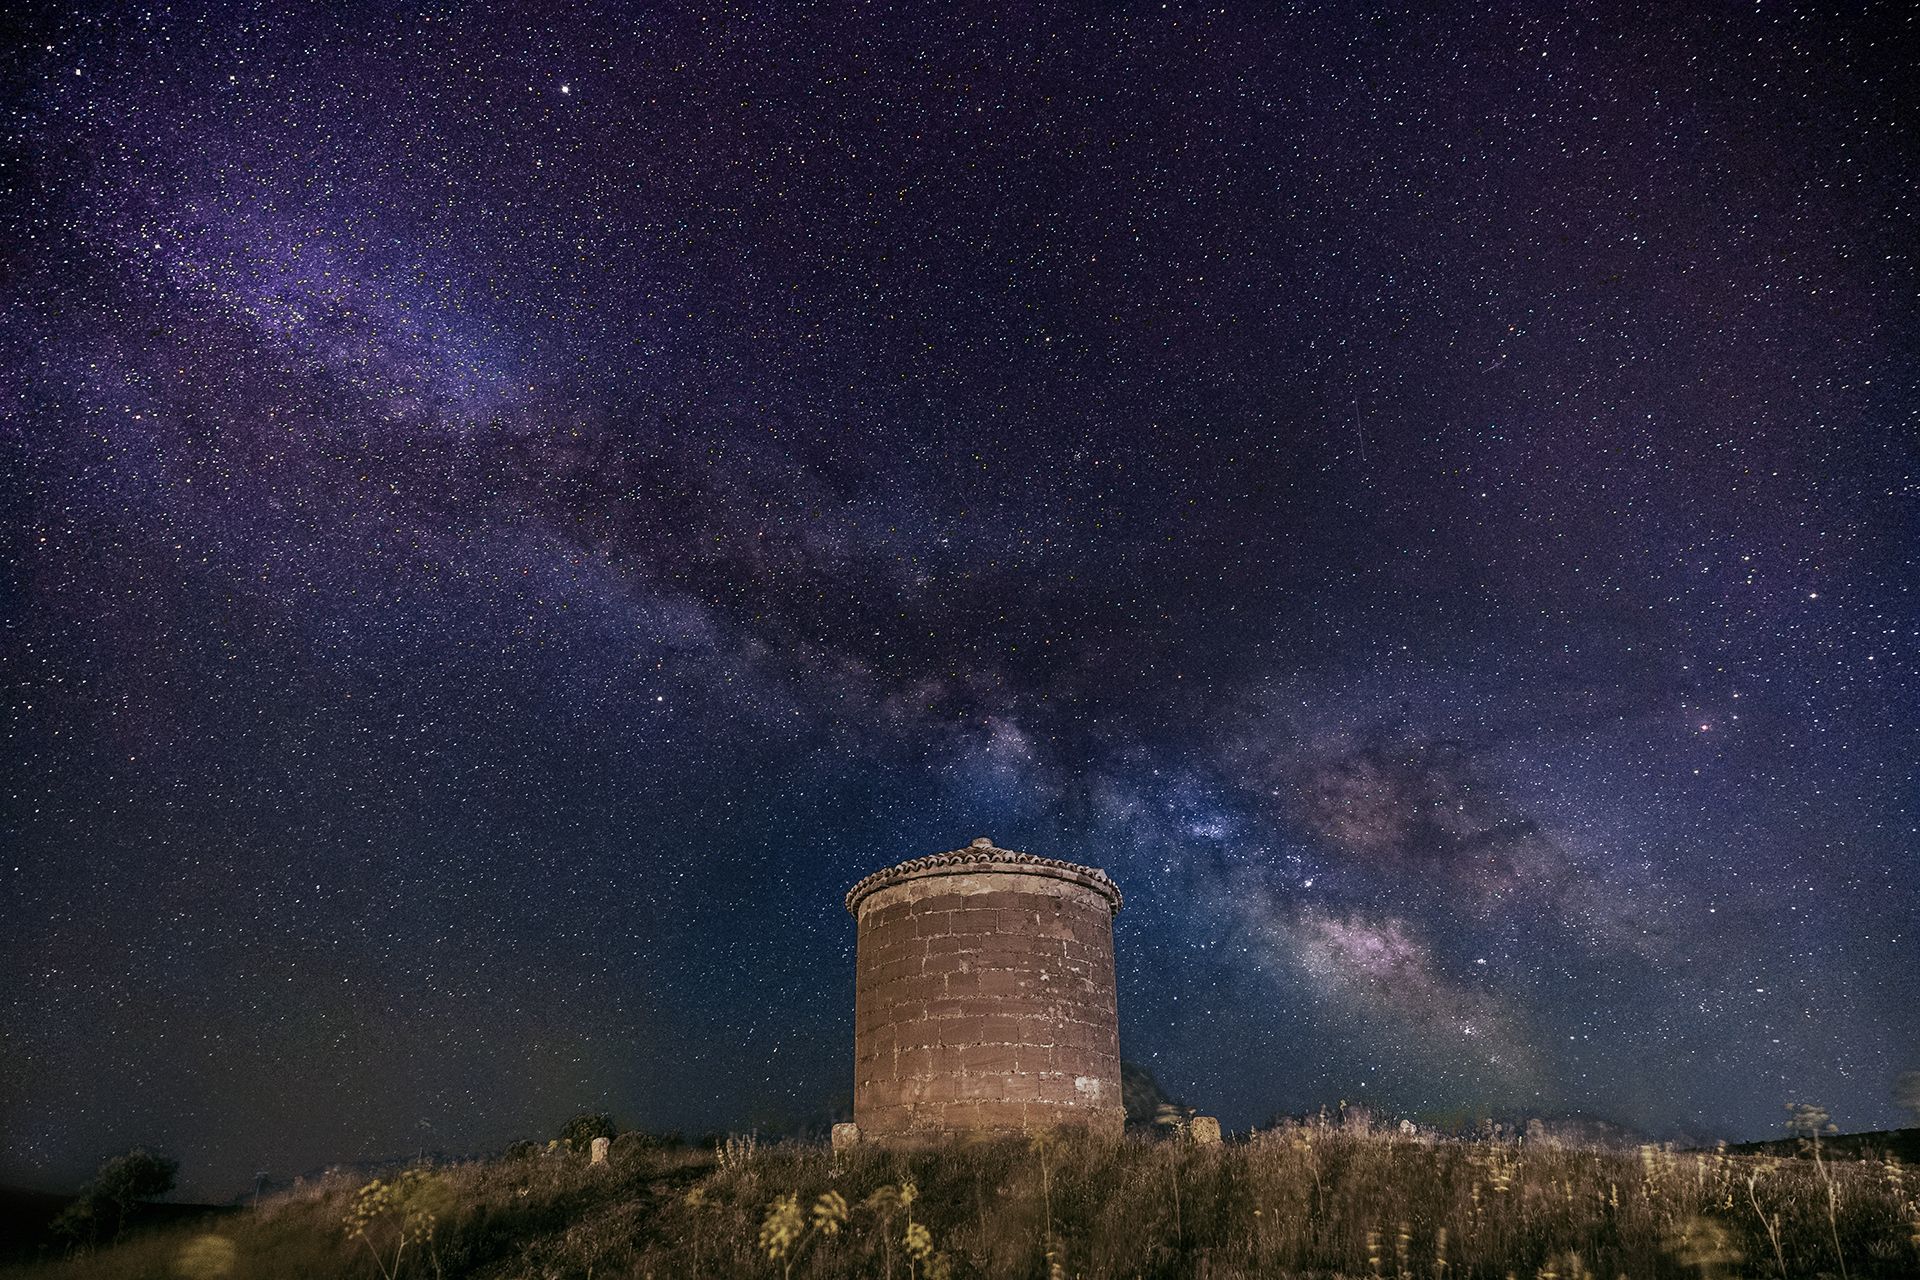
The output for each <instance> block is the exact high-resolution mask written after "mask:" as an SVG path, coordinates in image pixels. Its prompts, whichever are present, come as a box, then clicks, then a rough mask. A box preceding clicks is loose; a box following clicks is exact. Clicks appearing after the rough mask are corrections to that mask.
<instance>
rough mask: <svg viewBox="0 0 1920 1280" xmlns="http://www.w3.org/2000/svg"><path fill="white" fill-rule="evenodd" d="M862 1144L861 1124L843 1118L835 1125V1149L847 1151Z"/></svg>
mask: <svg viewBox="0 0 1920 1280" xmlns="http://www.w3.org/2000/svg"><path fill="white" fill-rule="evenodd" d="M859 1144H860V1126H859V1125H857V1124H854V1123H853V1122H852V1121H851V1120H843V1121H841V1122H840V1123H839V1124H836V1125H834V1126H833V1149H834V1150H835V1151H846V1150H849V1149H850V1148H852V1147H856V1146H858V1145H859Z"/></svg>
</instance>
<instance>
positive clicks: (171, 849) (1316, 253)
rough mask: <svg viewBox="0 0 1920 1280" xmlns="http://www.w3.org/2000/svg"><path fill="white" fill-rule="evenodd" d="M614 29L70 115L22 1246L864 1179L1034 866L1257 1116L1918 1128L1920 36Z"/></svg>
mask: <svg viewBox="0 0 1920 1280" xmlns="http://www.w3.org/2000/svg"><path fill="white" fill-rule="evenodd" d="M557 13H558V11H557V10H551V9H546V8H543V7H539V6H532V7H523V6H514V5H505V6H486V7H484V11H482V10H481V9H480V8H475V7H467V6H445V7H440V6H416V5H378V6H371V5H360V4H345V5H333V6H312V5H244V4H243V5H235V6H232V7H204V8H203V7H200V6H197V5H155V6H122V5H108V6H81V7H72V8H69V9H67V10H65V11H64V12H54V13H49V14H43V15H40V16H38V17H32V18H27V19H22V20H21V21H22V30H23V31H24V38H23V39H22V40H20V41H18V42H16V45H15V47H14V49H13V50H12V51H11V52H10V53H9V54H7V55H6V58H5V61H4V63H0V66H3V67H4V70H3V71H0V76H4V81H3V82H4V86H5V92H4V105H5V128H6V137H7V143H8V145H7V147H6V149H5V151H4V153H0V164H3V165H4V168H0V173H4V174H5V177H6V188H7V190H8V193H9V196H10V197H11V198H10V199H8V200H7V201H6V202H5V203H4V204H0V231H4V243H5V244H6V246H7V250H6V262H7V268H8V269H7V272H6V275H5V278H4V279H0V343H4V355H5V360H4V363H3V366H0V367H3V369H4V371H3V372H0V394H3V395H4V404H5V413H4V415H3V416H0V447H3V448H4V451H5V452H4V456H3V457H0V466H3V469H0V474H4V476H5V477H6V482H5V484H4V486H0V499H3V500H4V507H3V508H0V513H3V514H4V527H5V530H6V539H7V543H6V552H7V554H6V557H5V563H6V565H7V572H6V575H5V578H4V579H0V582H4V590H5V596H4V598H5V601H6V603H7V605H8V606H9V607H8V608H7V609H6V613H5V616H6V619H7V624H6V633H5V649H4V653H5V703H6V711H7V716H6V730H5V756H4V759H5V760H6V763H7V765H8V768H7V781H6V785H5V789H4V794H5V796H6V806H5V810H4V813H3V814H0V836H3V837H4V838H3V839H0V889H3V893H0V900H3V901H4V903H5V919H6V927H5V928H4V930H0V961H3V962H4V969H3V970H0V972H4V974H5V976H6V981H5V983H4V985H3V986H0V1081H4V1090H3V1091H0V1178H4V1180H6V1181H9V1182H29V1183H37V1184H44V1185H49V1186H60V1185H67V1184H70V1183H71V1182H73V1181H74V1180H76V1179H77V1178H78V1177H80V1176H82V1175H83V1174H84V1173H85V1172H86V1171H88V1170H89V1169H91V1167H92V1166H93V1165H94V1163H96V1162H97V1160H98V1159H99V1158H100V1157H101V1156H103V1155H105V1154H109V1153H111V1152H113V1151H116V1150H120V1149H124V1148H126V1147H128V1146H131V1145H134V1144H135V1143H145V1144H149V1145H155V1146H160V1147H164V1148H166V1149H168V1150H170V1151H171V1152H173V1153H174V1154H176V1155H178V1156H179V1157H180V1158H181V1160H182V1181H183V1186H184V1187H185V1188H186V1189H187V1190H188V1191H190V1192H194V1193H197V1194H202V1195H208V1196H222V1197H224V1196H226V1195H230V1194H232V1193H233V1192H234V1191H236V1190H238V1189H239V1188H241V1187H243V1186H247V1185H250V1184H251V1182H252V1180H253V1178H254V1176H255V1174H256V1172H258V1171H261V1170H265V1171H268V1172H269V1173H270V1174H271V1175H272V1176H274V1177H289V1176H292V1175H293V1174H296V1173H300V1172H305V1171H310V1170H313V1169H317V1168H319V1167H321V1166H324V1165H325V1164H328V1163H331V1162H335V1161H343V1160H358V1159H371V1158H379V1157H387V1156H393V1155H399V1154H406V1153H409V1152H412V1151H415V1150H419V1149H426V1150H435V1149H437V1150H442V1151H447V1152H475V1151H483V1150H489V1149H497V1148H498V1147H501V1146H503V1145H504V1144H505V1143H506V1142H508V1141H510V1140H512V1139H515V1138H519V1137H523V1136H528V1135H542V1136H544V1135H547V1134H550V1133H552V1132H554V1131H555V1130H556V1129H557V1126H558V1124H559V1123H560V1122H561V1121H562V1120H564V1119H565V1117H566V1116H568V1115H570V1114H572V1113H573V1112H574V1111H577V1110H579V1109H581V1108H583V1107H595V1108H605V1109H610V1110H612V1111H614V1112H615V1113H616V1114H617V1115H619V1117H620V1118H621V1119H622V1121H623V1122H625V1123H628V1124H635V1125H643V1126H647V1127H651V1128H656V1129H680V1130H684V1131H687V1132H689V1133H692V1132H698V1131H701V1130H705V1129H727V1128H733V1129H737V1130H745V1129H747V1128H750V1127H754V1126H759V1127H760V1128H761V1129H762V1130H763V1131H768V1130H780V1129H783V1128H791V1127H792V1126H795V1125H801V1124H806V1123H811V1122H817V1121H819V1120H821V1119H823V1118H827V1117H829V1116H831V1115H832V1114H833V1113H834V1112H835V1111H836V1109H837V1108H840V1107H843V1106H845V1105H846V1101H847V1099H848V1097H849V1095H850V1090H851V1081H852V1071H851V1066H852V1059H851V1052H852V1051H851V1045H852V1028H851V1020H852V1019H851V1013H852V949H853V927H852V922H851V921H850V920H848V919H847V918H846V916H845V913H844V910H843V908H842V906H841V895H842V894H843V893H844V892H845V890H846V888H847V887H848V886H849V885H850V884H852V883H853V881H855V880H857V879H859V878H860V877H861V876H863V875H865V874H866V873H868V872H870V871H872V870H875V869H877V868H878V867H880V866H883V865H886V864H889V863H892V862H895V861H898V860H900V859H903V858H906V857H912V856H917V855H920V854H924V853H930V852H935V851H939V850H943V849H949V848H953V847H956V846H958V845H960V844H963V843H965V842H966V841H967V840H968V839H970V838H971V837H974V836H976V835H983V834H984V835H990V836H992V837H993V838H994V839H995V841H996V842H997V843H999V844H1001V845H1003V846H1006V847H1010V848H1014V849H1022V850H1027V851H1031V852H1035V853H1040V854H1044V855H1047V856H1053V857H1062V858H1069V859H1073V860H1077V861H1082V862H1088V863H1092V864H1096V865H1099V866H1102V867H1104V868H1105V869H1106V870H1107V871H1109V872H1110V873H1111V874H1112V876H1113V877H1114V878H1115V880H1116V881H1118V883H1119V884H1120V886H1121V888H1122V889H1123V890H1124V892H1125V894H1126V900H1127V907H1126V910H1125V911H1124V912H1123V913H1122V914H1121V916H1120V917H1119V918H1118V920H1117V921H1116V930H1117V933H1116V943H1117V954H1118V965H1119V975H1120V1014H1121V1039H1122V1047H1123V1051H1124V1053H1125V1056H1126V1057H1128V1058H1129V1059H1130V1060H1134V1061H1138V1062H1141V1063H1144V1064H1146V1065H1148V1066H1150V1067H1151V1068H1152V1069H1153V1071H1154V1072H1155V1073H1156V1075H1157V1076H1158V1077H1159V1078H1160V1079H1161V1080H1162V1082H1163V1083H1164V1084H1165V1085H1166V1086H1167V1087H1168V1088H1169V1090H1170V1091H1172V1092H1174V1093H1177V1094H1180V1095H1182V1096H1184V1097H1185V1098H1186V1099H1187V1100H1189V1101H1191V1102H1194V1103H1196V1104H1197V1105H1199V1106H1201V1108H1202V1109H1203V1110H1206V1111H1210V1112H1212V1113H1215V1114H1218V1115H1220V1116H1221V1117H1222V1119H1223V1120H1224V1121H1225V1123H1227V1124H1228V1125H1229V1126H1240V1127H1244V1126H1246V1125H1248V1124H1252V1123H1256V1122H1259V1121H1263V1120H1265V1119H1266V1118H1267V1117H1269V1116H1270V1115H1273V1114H1275V1113H1278V1112H1285V1111H1294V1110H1303V1109H1311V1108H1316V1107H1319V1106H1321V1105H1323V1104H1332V1103H1334V1102H1337V1101H1338V1100H1339V1099H1342V1098H1347V1099H1355V1098H1365V1099H1369V1100H1372V1101H1373V1102H1374V1104H1375V1105H1377V1106H1380V1107H1382V1108H1385V1109H1387V1110H1389V1111H1392V1112H1394V1113H1397V1114H1409V1115H1429V1116H1439V1115H1446V1114H1455V1113H1462V1112H1464V1111H1467V1110H1471V1109H1473V1108H1477V1107H1491V1108H1495V1109H1498V1110H1502V1111H1504V1112H1507V1113H1510V1114H1528V1115H1563V1114H1582V1115H1590V1116H1597V1117H1601V1118H1605V1119H1608V1120H1611V1121H1615V1122H1619V1123H1622V1124H1626V1125H1631V1126H1634V1127H1636V1128H1638V1129H1641V1130H1644V1131H1646V1132H1649V1133H1654V1134H1661V1135H1708V1136H1719V1135H1724V1136H1728V1137H1755V1136H1770V1135H1771V1134H1773V1133H1774V1132H1775V1131H1776V1130H1777V1127H1778V1122H1779V1119H1780V1116H1781V1114H1782V1104H1783V1103H1784V1102H1787V1101H1792V1100H1799V1101H1816V1102H1820V1103H1822V1104H1824V1105H1827V1106H1829V1107H1830V1108H1831V1109H1832V1110H1833V1113H1834V1116H1835V1118H1836V1120H1838V1121H1840V1122H1841V1124H1842V1126H1843V1127H1845V1128H1873V1127H1884V1126H1890V1125H1894V1124H1898V1123H1901V1122H1902V1119H1901V1113H1900V1112H1898V1111H1897V1110H1896V1108H1895V1107H1894V1104H1893V1102H1892V1099H1891V1093H1890V1090H1891V1086H1892V1081H1893V1079H1894V1077H1895V1075H1896V1074H1897V1073H1899V1072H1900V1071H1902V1070H1906V1069H1912V1068H1914V1067H1920V977H1916V975H1917V974H1920V934H1917V933H1916V926H1915V920H1916V918H1917V917H1920V864H1917V863H1916V860H1915V842H1916V827H1917V823H1916V815H1915V802H1916V795H1917V794H1920V793H1917V792H1916V786H1915V776H1916V767H1917V766H1920V760H1917V758H1916V757H1917V756H1920V752H1917V751H1916V735H1915V709H1916V707H1917V706H1920V671H1916V663H1915V657H1916V650H1917V646H1916V639H1917V638H1920V599H1916V595H1915V590H1914V584H1915V582H1916V581H1920V577H1917V575H1916V572H1915V570H1916V564H1915V547H1916V545H1917V544H1916V529H1920V522H1916V518H1915V500H1916V495H1917V494H1920V486H1917V485H1916V451H1915V443H1914V442H1915V440H1916V439H1917V438H1920V433H1916V430H1915V428H1916V424H1917V421H1920V411H1917V409H1916V405H1917V404H1920V402H1917V401H1916V398H1915V375H1916V365H1915V352H1916V351H1917V350H1920V323H1916V321H1917V319H1920V317H1916V314H1915V299H1916V296H1920V294H1917V293H1916V289H1915V283H1916V278H1915V246H1917V245H1920V227H1916V225H1915V211H1916V207H1917V206H1916V193H1915V190H1914V178H1913V175H1914V173H1915V172H1916V169H1915V159H1916V156H1915V149H1914V144H1913V141H1912V139H1913V138H1914V137H1915V136H1916V135H1915V132H1914V128H1913V123H1914V121H1913V110H1912V106H1913V104H1912V98H1911V90H1910V89H1906V88H1905V87H1904V77H1905V76H1906V74H1907V72H1908V70H1909V68H1908V67H1907V66H1906V64H1905V62H1904V60H1903V59H1902V58H1901V57H1900V55H1899V54H1898V52H1897V51H1898V49H1899V48H1901V47H1903V42H1910V41H1911V40H1912V38H1913V37H1914V35H1915V32H1914V31H1913V30H1912V28H1913V26H1914V19H1913V18H1912V17H1911V15H1908V14H1906V13H1903V12H1900V11H1898V10H1897V9H1862V8H1858V7H1836V8H1830V9H1829V8H1813V7H1806V6H1787V5H1772V4H1762V5H1756V6H1752V7H1749V8H1732V7H1726V6H1702V7H1698V8H1695V9H1693V10H1692V11H1691V12H1689V11H1685V10H1683V9H1681V8H1676V7H1674V6H1667V5H1634V4H1618V5H1600V6H1593V7H1587V8H1582V9H1579V10H1577V11H1575V12H1569V13H1548V12H1546V11H1544V10H1539V9H1537V8H1536V7H1534V6H1528V5H1510V6H1496V7H1493V8H1486V7H1474V8H1467V7H1460V8H1457V9H1451V10H1449V9H1447V8H1444V7H1442V8H1433V9H1425V8H1416V10H1414V11H1408V10H1405V9H1402V8H1399V7H1373V8H1365V9H1362V8H1357V7H1355V6H1351V5H1326V6H1319V5H1312V4H1300V5H1291V6H1286V7H1284V8H1280V9H1272V8H1269V7H1264V6H1236V5H1230V6H1220V7H1212V8H1201V7H1189V6H1181V5H1159V4H1142V5H1131V4H1121V5H1107V6H1048V7H1044V8H1038V9H1033V10H1027V11H1023V12H1020V13H1009V12H1003V11H1002V7H1000V6H970V7H964V8H961V9H957V10H940V11H935V10H932V9H927V8H923V7H916V6H909V7H906V8H904V9H902V10H888V9H882V8H877V7H871V6H864V5H859V6H826V7H821V8H815V9H801V8H799V7H796V6H789V5H772V6H766V7H760V8H752V7H739V6H732V5H727V6H714V7H700V6H688V7H674V8H668V9H661V10H653V11H644V12H643V11H637V7H636V9H634V10H630V9H628V8H627V7H624V6H611V5H607V6H589V7H585V8H581V9H579V10H577V11H571V12H569V13H568V14H566V15H565V16H564V17H560V16H556V14H557ZM1904 47H1912V46H1911V44H1910V43H1906V44H1904Z"/></svg>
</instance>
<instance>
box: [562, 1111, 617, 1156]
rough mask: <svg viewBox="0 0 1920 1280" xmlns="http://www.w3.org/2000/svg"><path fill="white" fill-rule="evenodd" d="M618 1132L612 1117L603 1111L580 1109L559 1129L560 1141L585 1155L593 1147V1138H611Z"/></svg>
mask: <svg viewBox="0 0 1920 1280" xmlns="http://www.w3.org/2000/svg"><path fill="white" fill-rule="evenodd" d="M618 1132H619V1130H618V1129H616V1128H615V1127H614V1123H613V1117H612V1116H610V1115H608V1114H606V1113H605V1112H604V1111H582V1112H581V1113H580V1114H579V1115H577V1116H575V1117H574V1118H573V1119H571V1120H569V1121H567V1123H566V1125H565V1127H563V1128H562V1129H561V1130H560V1141H562V1142H564V1143H566V1144H567V1146H568V1148H569V1149H571V1150H573V1151H577V1152H579V1153H581V1154H582V1155H585V1154H586V1153H587V1151H589V1150H590V1149H591V1148H592V1147H593V1140H594V1139H595V1138H607V1139H611V1138H613V1137H614V1135H615V1134H617V1133H618Z"/></svg>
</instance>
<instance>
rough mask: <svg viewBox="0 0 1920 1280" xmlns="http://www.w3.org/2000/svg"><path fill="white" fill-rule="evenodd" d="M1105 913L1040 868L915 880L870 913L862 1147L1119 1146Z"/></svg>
mask: <svg viewBox="0 0 1920 1280" xmlns="http://www.w3.org/2000/svg"><path fill="white" fill-rule="evenodd" d="M1113 909H1114V908H1113V904H1112V902H1111V901H1110V900H1109V898H1108V896H1107V895H1106V894H1104V893H1102V892H1101V891H1100V890H1099V889H1097V888H1095V887H1092V886H1089V885H1087V884H1083V883H1079V882H1077V881H1076V880H1074V879H1071V878H1067V877H1063V876H1061V875H1059V874H1057V873H1052V872H1048V871H1046V870H1043V869H1037V868H1005V867H1000V868H993V869H985V870H978V871H973V870H969V871H965V872H961V873H954V872H952V871H950V870H943V871H941V872H938V873H923V874H920V875H917V876H914V877H912V878H907V879H903V880H899V881H896V882H894V883H891V884H887V885H883V886H882V887H880V888H878V889H876V890H874V891H873V892H872V893H871V894H869V895H868V896H867V897H866V898H864V899H863V900H862V901H861V902H860V903H859V907H858V918H859V937H858V947H859V953H858V960H857V964H856V971H857V978H856V987H855V996H854V1101H853V1106H854V1120H855V1122H856V1123H858V1125H859V1126H860V1135H861V1139H862V1140H863V1141H865V1140H869V1139H879V1140H883V1141H884V1140H889V1139H892V1140H898V1139H901V1138H906V1137H925V1138H939V1137H943V1136H948V1135H959V1134H978V1133H996V1132H1019V1131H1031V1130H1035V1129H1041V1128H1048V1127H1052V1126H1057V1125H1084V1126H1087V1127H1090V1128H1093V1129H1096V1130H1099V1131H1102V1132H1107V1133H1112V1134H1115V1135H1117V1134H1119V1133H1120V1131H1121V1129H1122V1127H1123V1125H1124V1124H1125V1118H1126V1117H1125V1109H1124V1106H1123V1104H1122V1102H1121V1096H1120V1040H1119V1017H1118V1012H1117V1009H1116V1005H1115V998H1114V972H1113Z"/></svg>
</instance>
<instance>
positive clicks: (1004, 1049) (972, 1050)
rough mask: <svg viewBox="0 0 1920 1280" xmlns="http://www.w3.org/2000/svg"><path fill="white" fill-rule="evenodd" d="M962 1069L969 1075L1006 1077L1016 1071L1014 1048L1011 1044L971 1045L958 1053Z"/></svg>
mask: <svg viewBox="0 0 1920 1280" xmlns="http://www.w3.org/2000/svg"><path fill="white" fill-rule="evenodd" d="M954 1056H957V1057H958V1059H959V1062H960V1069H961V1070H962V1071H965V1072H966V1073H967V1074H969V1075H976V1074H992V1075H995V1076H1005V1075H1008V1074H1010V1073H1011V1072H1012V1071H1013V1070H1014V1048H1013V1046H1012V1045H1010V1044H970V1045H965V1046H963V1047H962V1048H960V1049H959V1050H957V1051H956V1054H955V1055H954Z"/></svg>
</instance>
